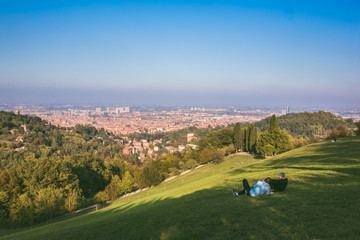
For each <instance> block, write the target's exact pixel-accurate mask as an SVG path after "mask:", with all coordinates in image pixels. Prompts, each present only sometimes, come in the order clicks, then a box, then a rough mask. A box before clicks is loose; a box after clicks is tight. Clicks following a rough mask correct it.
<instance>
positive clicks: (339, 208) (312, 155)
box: [0, 137, 360, 239]
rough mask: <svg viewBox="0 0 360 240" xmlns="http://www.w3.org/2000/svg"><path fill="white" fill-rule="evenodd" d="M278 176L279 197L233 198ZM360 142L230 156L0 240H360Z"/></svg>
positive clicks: (349, 140) (9, 233)
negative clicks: (282, 187) (281, 177)
mask: <svg viewBox="0 0 360 240" xmlns="http://www.w3.org/2000/svg"><path fill="white" fill-rule="evenodd" d="M241 162H242V163H241ZM279 171H284V172H285V173H286V175H287V177H288V178H289V185H288V188H287V189H286V191H285V192H283V193H276V194H273V195H269V196H259V197H245V196H241V197H234V196H233V195H232V193H231V189H232V188H236V189H239V188H240V185H241V181H242V179H243V178H247V179H248V180H249V183H250V184H254V183H255V182H256V181H257V180H258V179H263V178H265V177H267V176H269V177H272V178H276V177H277V173H278V172H279ZM359 199H360V138H359V137H356V138H355V137H352V138H344V139H340V141H338V142H335V143H331V142H324V143H317V144H313V145H308V146H305V147H302V148H298V149H295V150H292V151H289V152H287V153H284V154H281V155H278V156H276V157H273V158H270V159H266V160H259V159H254V158H253V157H252V156H239V157H237V158H228V159H226V160H225V161H224V162H223V163H222V164H220V165H212V164H209V165H206V166H204V167H202V168H199V169H197V170H194V171H192V172H190V173H188V174H186V175H183V176H180V177H178V178H176V179H174V180H171V181H169V182H166V183H163V184H161V185H159V186H157V187H154V188H151V189H150V190H148V191H144V192H141V193H139V194H136V195H133V196H131V197H128V198H124V199H120V200H118V201H115V202H113V203H112V204H110V205H109V206H106V207H104V208H103V209H101V210H98V211H91V212H87V213H85V214H81V215H75V216H70V217H63V218H61V219H57V220H55V221H53V222H50V223H45V224H41V225H36V226H33V227H32V228H23V229H15V230H6V231H1V232H0V239H275V238H276V239H359V238H360V227H359V213H358V212H359V209H360V201H359Z"/></svg>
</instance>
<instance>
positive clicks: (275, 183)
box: [269, 172, 288, 192]
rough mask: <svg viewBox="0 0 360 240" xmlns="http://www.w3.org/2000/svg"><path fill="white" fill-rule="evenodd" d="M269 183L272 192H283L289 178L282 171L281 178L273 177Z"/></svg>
mask: <svg viewBox="0 0 360 240" xmlns="http://www.w3.org/2000/svg"><path fill="white" fill-rule="evenodd" d="M269 184H270V189H271V191H272V192H283V191H284V190H285V188H286V186H287V184H288V179H287V178H285V173H284V172H280V173H279V179H278V180H276V179H271V181H270V183H269Z"/></svg>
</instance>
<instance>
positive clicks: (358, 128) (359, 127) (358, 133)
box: [355, 121, 360, 136]
mask: <svg viewBox="0 0 360 240" xmlns="http://www.w3.org/2000/svg"><path fill="white" fill-rule="evenodd" d="M355 125H356V127H357V129H356V131H355V134H356V136H360V121H359V122H356V123H355Z"/></svg>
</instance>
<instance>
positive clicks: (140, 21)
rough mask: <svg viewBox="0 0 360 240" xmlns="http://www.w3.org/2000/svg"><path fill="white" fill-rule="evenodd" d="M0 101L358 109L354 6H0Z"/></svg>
mask: <svg viewBox="0 0 360 240" xmlns="http://www.w3.org/2000/svg"><path fill="white" fill-rule="evenodd" d="M0 101H1V102H4V103H5V102H22V103H87V102H89V103H97V102H98V103H120V104H121V103H124V104H142V103H144V104H145V103H157V104H161V103H163V104H176V103H178V104H206V103H209V104H214V103H219V104H232V105H253V104H255V105H256V104H258V105H267V104H270V105H271V104H274V105H281V104H284V105H289V104H290V105H291V104H292V105H295V104H297V105H316V106H320V105H323V106H332V105H342V106H359V105H360V3H359V1H346V0H342V1H314V0H309V1H308V0H302V1H291V0H283V1H270V0H263V1H262V0H238V1H227V0H222V1H211V0H198V1H187V0H178V1H177V0H172V1H106V0H104V1H95V0H93V1H80V0H79V1H67V0H65V1H64V0H63V1H55V0H54V1H36V0H32V1H17V0H12V1H0Z"/></svg>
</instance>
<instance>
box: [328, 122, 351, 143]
mask: <svg viewBox="0 0 360 240" xmlns="http://www.w3.org/2000/svg"><path fill="white" fill-rule="evenodd" d="M349 135H350V132H349V129H347V127H345V126H343V125H339V126H337V127H336V128H335V129H333V130H332V132H331V134H330V136H329V137H330V138H332V139H334V140H335V141H336V139H337V138H340V137H346V136H349Z"/></svg>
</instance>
